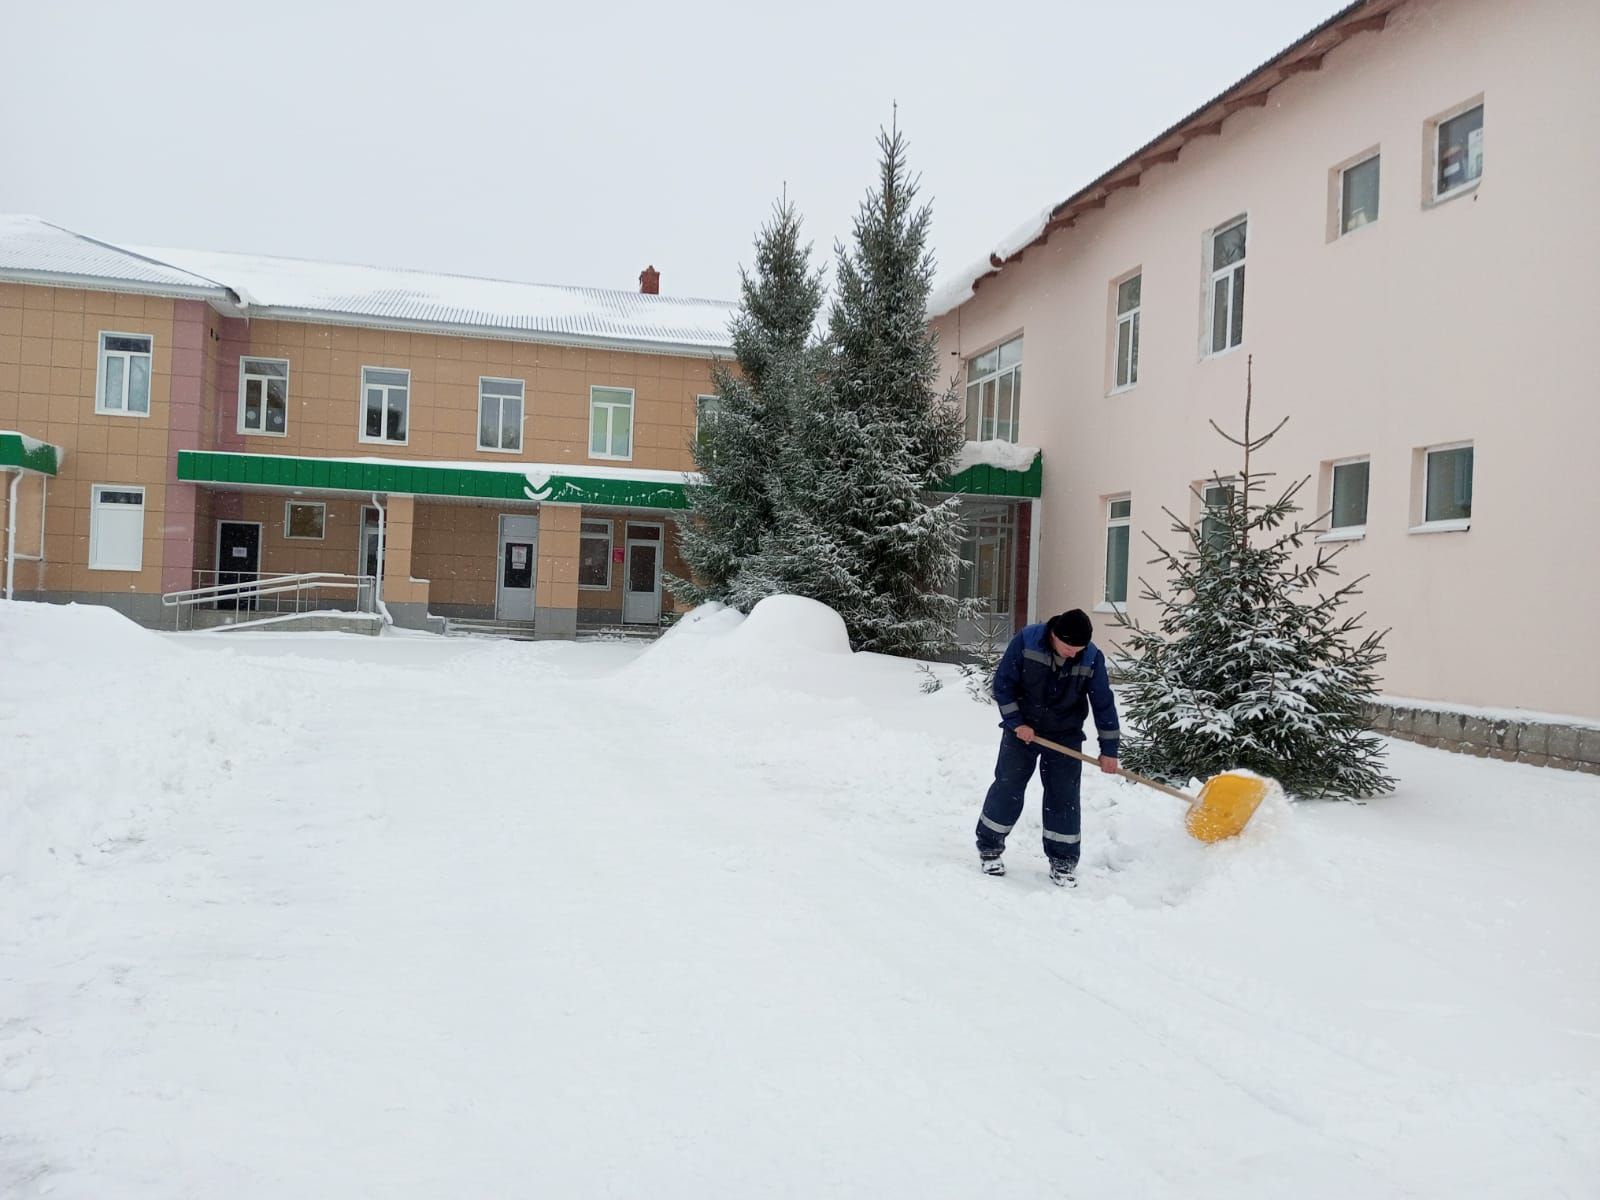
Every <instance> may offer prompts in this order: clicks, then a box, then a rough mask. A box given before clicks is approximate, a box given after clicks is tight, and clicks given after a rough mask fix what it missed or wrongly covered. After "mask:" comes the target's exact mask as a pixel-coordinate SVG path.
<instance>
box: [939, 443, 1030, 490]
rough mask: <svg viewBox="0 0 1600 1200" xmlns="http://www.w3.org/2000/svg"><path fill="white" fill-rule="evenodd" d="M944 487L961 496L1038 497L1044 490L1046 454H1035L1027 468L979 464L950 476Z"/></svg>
mask: <svg viewBox="0 0 1600 1200" xmlns="http://www.w3.org/2000/svg"><path fill="white" fill-rule="evenodd" d="M941 490H943V491H946V492H953V493H955V494H957V495H961V496H1014V497H1017V498H1018V499H1024V500H1037V499H1038V498H1039V496H1040V494H1041V493H1042V492H1043V490H1044V455H1043V454H1035V455H1034V456H1033V462H1032V463H1031V464H1030V465H1029V467H1028V469H1027V470H1026V471H1012V470H1008V469H1007V468H1005V467H996V466H990V465H988V464H987V463H975V464H973V465H972V466H970V467H968V468H967V469H966V470H964V471H958V472H956V474H954V475H952V476H950V478H949V479H946V480H945V481H944V487H943V488H942V489H941Z"/></svg>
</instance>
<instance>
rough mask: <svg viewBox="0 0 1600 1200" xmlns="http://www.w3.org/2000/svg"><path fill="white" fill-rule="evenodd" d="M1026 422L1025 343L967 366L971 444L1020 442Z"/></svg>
mask: <svg viewBox="0 0 1600 1200" xmlns="http://www.w3.org/2000/svg"><path fill="white" fill-rule="evenodd" d="M1021 421H1022V339H1021V338H1012V339H1011V340H1010V341H1009V342H1007V343H1005V344H1004V345H1003V346H996V347H995V348H994V349H993V350H990V351H988V352H987V353H986V354H980V355H978V357H977V358H974V359H972V360H970V361H969V362H968V363H967V440H968V441H972V442H987V441H991V440H998V441H1002V442H1014V441H1016V440H1017V427H1018V425H1019V424H1021Z"/></svg>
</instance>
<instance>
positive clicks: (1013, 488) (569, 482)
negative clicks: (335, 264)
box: [178, 450, 1043, 509]
mask: <svg viewBox="0 0 1600 1200" xmlns="http://www.w3.org/2000/svg"><path fill="white" fill-rule="evenodd" d="M178 478H179V479H180V480H182V481H183V482H185V483H211V484H223V485H228V486H233V487H243V488H250V487H262V488H288V489H292V490H297V491H322V492H383V493H386V494H391V495H400V496H450V497H456V498H460V499H478V500H514V501H521V502H524V503H526V502H528V501H530V500H531V501H549V502H550V503H553V504H588V505H597V506H599V505H604V506H609V507H613V508H661V509H684V508H687V507H688V506H689V504H688V498H687V495H686V491H687V488H688V487H689V486H690V485H691V484H693V483H694V482H695V481H696V478H697V477H696V476H694V475H686V474H685V473H683V472H681V471H650V470H643V469H640V470H631V469H629V468H626V467H592V468H586V467H582V466H570V465H564V464H563V465H553V464H542V463H516V464H506V465H503V466H502V465H499V464H493V463H484V464H482V465H479V464H477V463H429V462H426V461H410V462H407V461H402V460H392V459H350V458H299V457H295V456H292V455H287V454H237V453H233V452H229V451H207V450H180V451H178ZM1042 478H1043V468H1042V465H1041V459H1040V456H1039V455H1037V454H1035V455H1034V457H1033V463H1032V465H1031V466H1030V467H1029V468H1028V469H1027V470H1026V471H1013V470H1006V469H1004V468H1002V467H997V466H989V465H985V464H981V463H980V464H977V465H974V466H970V467H968V468H966V469H965V470H963V471H961V472H959V473H957V474H955V475H953V476H951V477H950V479H949V480H947V481H946V485H947V486H945V487H944V488H942V489H941V490H942V491H946V492H951V493H959V494H962V495H974V496H1001V497H1023V498H1027V497H1037V496H1038V495H1039V489H1040V483H1041V480H1042Z"/></svg>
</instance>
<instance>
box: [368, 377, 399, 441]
mask: <svg viewBox="0 0 1600 1200" xmlns="http://www.w3.org/2000/svg"><path fill="white" fill-rule="evenodd" d="M361 392H362V396H363V398H364V399H363V403H364V405H365V413H364V415H363V418H362V423H361V440H362V441H363V442H397V443H400V444H402V445H403V444H404V443H405V442H406V440H407V439H408V437H409V433H408V427H407V421H408V418H409V417H410V414H411V372H410V371H401V370H395V369H392V368H389V367H362V368H361Z"/></svg>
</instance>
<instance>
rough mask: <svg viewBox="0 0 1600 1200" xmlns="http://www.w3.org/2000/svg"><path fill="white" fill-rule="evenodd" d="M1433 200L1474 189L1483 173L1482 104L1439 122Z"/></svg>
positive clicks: (1435, 149) (1435, 152)
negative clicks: (1469, 188) (1473, 186)
mask: <svg viewBox="0 0 1600 1200" xmlns="http://www.w3.org/2000/svg"><path fill="white" fill-rule="evenodd" d="M1433 162H1434V178H1433V198H1434V199H1435V200H1437V199H1439V198H1441V197H1443V196H1448V195H1450V194H1452V193H1454V192H1459V191H1461V190H1463V189H1464V188H1468V187H1471V186H1472V185H1473V184H1475V183H1477V182H1478V179H1479V177H1480V176H1482V174H1483V105H1482V104H1475V105H1473V107H1471V108H1469V109H1467V110H1466V111H1465V112H1463V113H1458V114H1457V115H1455V116H1453V117H1450V118H1449V119H1448V120H1443V121H1439V122H1438V123H1437V133H1436V140H1435V145H1434V159H1433Z"/></svg>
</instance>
